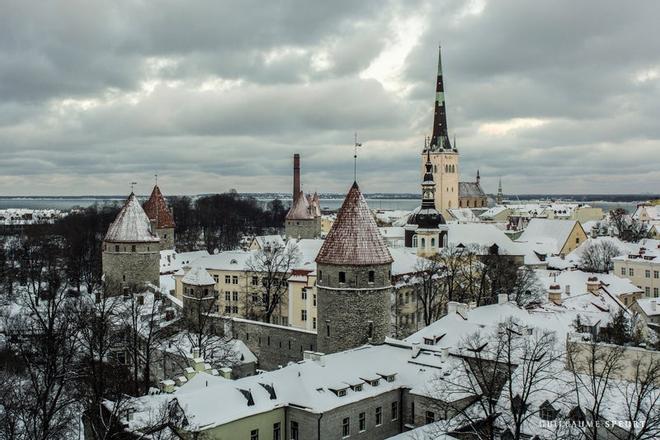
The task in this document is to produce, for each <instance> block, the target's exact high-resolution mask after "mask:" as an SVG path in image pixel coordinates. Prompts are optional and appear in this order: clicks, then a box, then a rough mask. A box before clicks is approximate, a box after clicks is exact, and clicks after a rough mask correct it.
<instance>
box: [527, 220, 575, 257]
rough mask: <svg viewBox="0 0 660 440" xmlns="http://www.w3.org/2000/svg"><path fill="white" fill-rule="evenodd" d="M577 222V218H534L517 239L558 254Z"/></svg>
mask: <svg viewBox="0 0 660 440" xmlns="http://www.w3.org/2000/svg"><path fill="white" fill-rule="evenodd" d="M576 224H578V222H577V221H576V220H557V219H552V220H550V219H545V218H533V219H531V220H530V221H529V224H528V225H527V227H526V228H525V230H524V231H523V233H522V234H521V235H520V237H519V238H518V240H516V241H518V242H521V243H529V244H532V245H538V246H540V248H542V249H544V250H546V249H547V250H549V251H551V253H553V254H558V253H559V252H560V251H561V249H562V248H563V247H564V243H566V240H568V237H569V236H570V234H571V232H572V231H573V228H574V227H575V225H576Z"/></svg>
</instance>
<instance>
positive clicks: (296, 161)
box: [292, 153, 300, 205]
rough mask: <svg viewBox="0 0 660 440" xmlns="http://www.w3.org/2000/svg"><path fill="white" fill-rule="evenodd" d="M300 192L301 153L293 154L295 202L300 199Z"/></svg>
mask: <svg viewBox="0 0 660 440" xmlns="http://www.w3.org/2000/svg"><path fill="white" fill-rule="evenodd" d="M299 194H300V154H298V153H296V154H294V155H293V203H292V205H293V204H294V203H295V202H296V199H298V195H299Z"/></svg>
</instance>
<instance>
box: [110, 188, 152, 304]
mask: <svg viewBox="0 0 660 440" xmlns="http://www.w3.org/2000/svg"><path fill="white" fill-rule="evenodd" d="M102 265H103V283H104V287H105V292H106V295H119V294H121V293H128V292H134V291H136V290H139V289H141V288H143V287H144V285H145V284H147V283H151V284H153V285H155V286H158V285H159V277H160V239H159V238H158V235H156V234H155V233H154V232H153V231H152V228H151V223H150V222H149V218H148V217H147V215H146V214H145V212H144V210H143V209H142V206H140V202H139V201H138V200H137V198H136V197H135V194H133V193H131V195H130V196H128V199H127V200H126V202H125V203H124V206H123V207H122V208H121V210H120V211H119V214H117V218H115V221H114V222H112V223H111V224H110V227H109V228H108V232H107V233H106V235H105V238H104V239H103V253H102Z"/></svg>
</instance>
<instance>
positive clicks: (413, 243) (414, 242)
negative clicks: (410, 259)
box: [412, 235, 417, 248]
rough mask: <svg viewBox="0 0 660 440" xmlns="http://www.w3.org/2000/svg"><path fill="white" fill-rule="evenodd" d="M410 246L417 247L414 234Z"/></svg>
mask: <svg viewBox="0 0 660 440" xmlns="http://www.w3.org/2000/svg"><path fill="white" fill-rule="evenodd" d="M412 247H415V248H416V247H417V236H416V235H413V239H412Z"/></svg>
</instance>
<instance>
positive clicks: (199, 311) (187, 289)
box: [181, 266, 218, 327]
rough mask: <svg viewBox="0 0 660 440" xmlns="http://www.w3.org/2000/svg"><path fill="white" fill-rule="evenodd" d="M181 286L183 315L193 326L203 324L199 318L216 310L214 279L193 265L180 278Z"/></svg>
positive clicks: (204, 270)
mask: <svg viewBox="0 0 660 440" xmlns="http://www.w3.org/2000/svg"><path fill="white" fill-rule="evenodd" d="M181 284H182V286H183V316H184V318H185V319H186V320H187V321H188V322H190V323H191V324H192V325H193V326H194V327H197V326H200V325H203V323H202V322H200V319H201V318H202V317H203V316H204V315H205V314H207V313H214V312H216V301H217V299H218V298H217V296H216V290H215V280H214V279H213V277H212V276H211V275H209V273H208V272H207V271H206V269H204V268H203V267H201V266H196V267H193V268H192V269H190V270H189V271H188V273H186V274H185V275H184V276H183V278H182V279H181Z"/></svg>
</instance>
